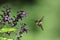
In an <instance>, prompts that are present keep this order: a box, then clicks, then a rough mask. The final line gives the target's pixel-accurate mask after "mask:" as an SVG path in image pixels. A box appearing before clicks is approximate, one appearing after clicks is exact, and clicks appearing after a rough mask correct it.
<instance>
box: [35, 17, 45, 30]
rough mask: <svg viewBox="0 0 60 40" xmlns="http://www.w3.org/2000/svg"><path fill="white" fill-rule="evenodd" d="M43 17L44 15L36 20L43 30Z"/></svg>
mask: <svg viewBox="0 0 60 40" xmlns="http://www.w3.org/2000/svg"><path fill="white" fill-rule="evenodd" d="M43 18H44V16H42V17H41V18H40V19H37V20H36V21H35V23H36V25H38V26H39V27H41V29H42V30H44V29H43V27H42V21H43Z"/></svg>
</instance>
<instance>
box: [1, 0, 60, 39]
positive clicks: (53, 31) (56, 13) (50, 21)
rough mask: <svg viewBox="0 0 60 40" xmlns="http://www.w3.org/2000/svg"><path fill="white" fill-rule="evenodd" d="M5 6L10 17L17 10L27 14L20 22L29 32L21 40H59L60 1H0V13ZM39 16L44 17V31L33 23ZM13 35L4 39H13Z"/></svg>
mask: <svg viewBox="0 0 60 40" xmlns="http://www.w3.org/2000/svg"><path fill="white" fill-rule="evenodd" d="M6 5H9V6H10V7H11V14H10V15H11V17H12V16H14V15H16V12H17V11H19V10H24V11H26V12H28V15H27V16H26V17H24V18H23V20H22V22H25V23H26V24H27V26H26V27H27V28H29V29H30V31H29V32H28V33H27V34H26V33H24V34H23V37H22V38H21V40H60V0H0V13H2V12H1V10H2V9H3V6H6ZM41 16H44V19H43V21H42V22H43V23H42V25H43V28H44V31H42V30H41V28H39V27H38V26H37V25H36V24H35V22H34V21H35V20H36V19H39V18H40V17H41ZM20 21H21V20H20ZM19 23H20V22H19ZM19 23H18V25H19ZM7 26H8V25H7ZM13 34H14V33H12V34H11V36H10V37H8V36H6V37H7V38H13V37H14V36H15V35H13ZM0 36H2V35H1V34H0Z"/></svg>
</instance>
